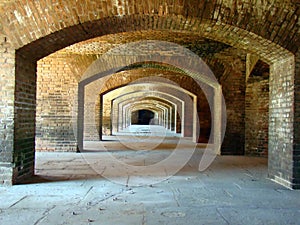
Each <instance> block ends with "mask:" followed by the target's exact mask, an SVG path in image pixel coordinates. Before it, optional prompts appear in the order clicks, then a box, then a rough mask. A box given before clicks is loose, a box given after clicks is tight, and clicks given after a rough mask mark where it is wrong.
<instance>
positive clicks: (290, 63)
mask: <svg viewBox="0 0 300 225" xmlns="http://www.w3.org/2000/svg"><path fill="white" fill-rule="evenodd" d="M294 66H295V65H294V59H293V58H290V59H289V60H284V61H279V62H277V63H274V64H273V65H271V66H270V107H269V114H270V118H269V150H270V151H269V152H268V162H269V164H268V166H269V176H270V177H271V178H272V179H274V180H276V181H277V182H279V183H281V184H283V185H286V186H289V187H293V186H294V183H293V182H294V180H293V179H294V178H293V175H294V174H293V166H294V165H293V163H294V161H293V157H294V127H293V125H294V118H295V117H294V94H293V93H294V75H295V74H294ZM295 128H296V127H295Z"/></svg>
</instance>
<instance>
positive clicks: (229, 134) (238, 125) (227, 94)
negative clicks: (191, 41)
mask: <svg viewBox="0 0 300 225" xmlns="http://www.w3.org/2000/svg"><path fill="white" fill-rule="evenodd" d="M230 51H231V50H230ZM233 51H235V50H233ZM232 53H233V52H232ZM219 59H221V60H222V64H223V65H225V70H224V72H223V74H222V75H221V77H220V78H219V82H220V84H221V86H222V92H223V96H224V99H225V104H226V114H227V124H226V131H225V136H224V140H223V143H222V147H221V152H222V154H224V155H228V154H230V155H243V154H244V144H245V68H246V64H245V56H244V55H243V56H238V55H237V54H236V53H235V54H232V55H231V54H230V53H229V52H227V53H226V52H224V53H223V54H222V55H220V56H219Z"/></svg>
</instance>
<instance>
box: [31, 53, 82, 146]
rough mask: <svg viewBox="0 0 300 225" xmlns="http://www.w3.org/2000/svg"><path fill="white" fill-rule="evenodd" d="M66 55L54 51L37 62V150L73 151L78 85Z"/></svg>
mask: <svg viewBox="0 0 300 225" xmlns="http://www.w3.org/2000/svg"><path fill="white" fill-rule="evenodd" d="M66 58H67V57H65V56H61V55H56V54H54V55H52V56H48V57H46V58H44V59H42V60H40V61H39V62H38V71H37V116H36V122H37V123H36V150H37V151H73V152H74V151H76V145H77V142H76V138H75V134H76V131H75V130H74V129H75V128H76V127H75V126H74V125H76V119H77V117H76V112H77V108H76V105H74V102H76V101H77V99H76V94H77V86H78V85H77V80H76V79H75V75H76V74H74V72H73V70H74V69H72V70H71V68H72V67H70V65H69V64H68V60H66Z"/></svg>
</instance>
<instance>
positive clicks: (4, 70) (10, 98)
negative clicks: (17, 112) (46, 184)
mask: <svg viewBox="0 0 300 225" xmlns="http://www.w3.org/2000/svg"><path fill="white" fill-rule="evenodd" d="M14 63H15V51H14V50H13V49H12V48H11V47H10V44H9V43H8V41H7V38H6V37H5V36H4V35H0V77H1V79H0V90H1V91H0V96H1V97H0V137H1V138H0V185H1V184H12V182H13V181H12V174H13V169H12V168H13V164H12V162H13V146H14V91H15V82H14V77H15V65H14Z"/></svg>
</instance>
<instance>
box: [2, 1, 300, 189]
mask: <svg viewBox="0 0 300 225" xmlns="http://www.w3.org/2000/svg"><path fill="white" fill-rule="evenodd" d="M70 2H71V1H70ZM136 2H138V1H136ZM141 2H142V1H141ZM155 2H156V1H155ZM222 2H223V1H222ZM226 2H227V1H224V4H218V2H217V1H213V2H212V4H209V3H207V5H205V7H203V8H204V9H205V10H204V9H203V11H201V10H200V11H197V12H196V11H193V10H194V9H195V8H197V7H193V5H191V4H189V3H188V0H186V1H180V2H179V4H178V7H179V9H181V10H182V11H178V13H177V14H176V13H173V14H171V13H169V11H168V12H167V10H166V11H161V10H160V8H161V7H160V5H159V4H158V5H157V6H158V8H154V12H152V11H151V12H150V13H148V14H147V12H146V14H139V13H138V12H139V11H138V12H135V11H133V12H135V14H134V13H133V14H131V13H129V14H128V15H124V16H116V17H115V16H114V15H115V14H110V15H108V16H106V17H105V16H103V15H104V14H101V13H100V12H99V13H96V14H90V15H89V14H86V15H85V16H84V18H85V19H86V20H83V19H80V17H79V20H78V13H77V11H76V9H77V6H76V5H75V6H74V7H73V8H74V9H75V11H76V13H71V12H72V10H73V8H72V7H69V6H65V8H64V9H65V11H64V12H62V11H61V10H62V7H61V6H60V5H59V4H58V5H56V6H55V4H54V6H51V7H52V8H53V9H51V10H50V9H49V10H48V12H49V13H48V19H49V21H50V22H48V21H47V26H46V23H43V22H42V21H40V20H37V21H36V23H37V25H35V22H34V20H33V19H34V18H35V17H34V16H33V17H32V15H30V12H29V11H30V10H29V11H28V9H26V7H25V5H24V7H23V5H22V4H20V2H19V1H16V2H12V3H11V5H7V6H4V8H2V11H1V15H2V18H1V27H2V29H3V33H4V36H6V37H7V40H8V42H9V43H11V47H10V56H12V57H11V58H12V59H14V58H15V59H16V66H15V71H13V70H12V69H11V68H10V69H9V74H14V73H15V79H16V82H15V84H16V85H15V91H16V93H21V92H22V91H24V89H25V90H26V94H27V96H22V95H16V96H14V97H15V98H14V106H12V107H13V108H14V112H12V114H14V116H13V117H14V122H15V125H14V128H13V129H15V131H16V132H15V133H14V141H13V144H11V142H12V141H10V142H9V146H11V147H12V148H14V150H13V151H14V154H13V156H12V158H14V160H12V161H13V162H15V163H16V166H15V168H13V169H12V171H13V172H12V173H13V174H14V177H18V178H20V177H22V176H24V177H25V176H26V175H27V174H31V173H32V172H33V170H32V165H29V164H30V163H28V162H29V161H30V160H33V161H34V154H26V155H30V160H27V159H26V160H24V153H22V151H21V150H22V149H23V148H24V146H26V147H28V148H31V147H32V146H34V132H27V133H26V134H27V135H28V136H26V137H23V136H24V132H23V131H24V130H25V129H26V125H28V124H30V126H33V125H34V116H33V115H34V112H35V100H34V96H35V91H34V90H35V74H36V71H35V69H36V68H35V67H36V60H37V59H40V58H42V57H44V56H46V55H48V54H50V53H52V52H55V51H57V50H59V49H62V48H64V47H66V46H68V45H70V44H73V43H77V42H79V41H83V40H87V39H89V38H93V37H97V36H101V35H105V34H108V33H118V32H127V31H135V30H145V29H150V30H151V29H152V30H165V29H170V30H175V31H176V30H177V31H180V32H190V33H191V34H193V33H197V34H198V35H200V36H202V37H206V38H208V39H212V40H216V41H219V42H222V43H226V44H228V45H231V46H234V47H236V48H239V49H244V50H246V51H247V52H250V53H254V54H256V55H258V56H259V57H260V58H261V59H262V60H264V61H265V62H267V63H269V64H270V102H272V105H271V108H270V119H269V121H270V126H269V127H270V130H271V133H269V136H270V137H271V138H270V141H269V143H271V145H270V148H272V149H274V150H273V153H272V155H270V157H269V158H270V159H272V160H274V158H275V159H277V160H279V161H280V162H281V164H282V166H280V167H278V165H279V164H280V163H274V164H272V165H271V166H270V167H269V168H270V176H271V177H272V178H275V179H276V180H277V181H278V182H280V183H283V184H285V185H287V186H291V187H294V185H295V182H298V180H297V181H295V179H294V177H295V176H296V175H294V173H295V172H294V170H293V169H290V168H293V157H294V154H296V153H294V148H296V147H295V146H296V143H294V140H293V137H291V136H294V133H293V134H291V132H284V131H282V129H283V128H284V129H286V130H289V131H292V132H295V130H294V128H295V127H294V126H293V125H294V80H295V60H294V55H293V54H292V52H296V50H297V49H298V46H299V45H298V42H297V40H298V39H299V38H298V34H297V32H298V27H297V26H295V24H296V23H297V21H298V14H299V13H298V11H297V10H298V9H297V8H295V7H294V5H293V4H286V3H285V4H281V3H280V1H275V3H274V4H273V5H271V6H264V10H260V12H258V13H256V12H255V11H254V10H253V9H254V8H255V7H252V6H253V5H252V4H249V5H250V6H251V7H250V6H249V7H245V9H249V12H247V13H246V15H248V16H244V15H243V13H240V14H239V13H238V15H240V16H237V17H234V16H233V17H231V16H232V15H233V14H235V12H238V11H239V10H240V9H238V6H239V4H236V7H237V8H236V9H233V10H227V8H228V7H226V4H225V3H226ZM257 2H258V1H257ZM35 3H36V4H40V3H46V1H42V0H41V1H35ZM35 3H34V4H35ZM149 3H150V2H149ZM180 3H181V4H180ZM29 4H33V1H32V2H30V3H29ZM68 4H71V5H74V4H75V3H68ZM104 4H105V3H104ZM50 5H51V4H50ZM222 5H224V8H223V7H222ZM240 5H244V6H246V4H244V3H242V4H240ZM42 6H43V5H42ZM45 6H47V4H45ZM137 6H138V5H137ZM188 6H190V7H188ZM198 6H199V5H198ZM281 6H282V7H281ZM31 7H32V8H31ZM176 7H177V6H176ZM185 7H187V10H184V9H185ZM29 8H31V9H32V10H33V9H34V8H35V7H33V6H30V7H29ZM37 8H38V7H37ZM40 8H43V7H40ZM137 8H138V7H137ZM148 8H149V7H148ZM233 8H234V7H233ZM258 8H260V7H258ZM280 8H282V10H280ZM228 9H229V8H228ZM269 9H271V10H269ZM287 9H292V10H287ZM52 10H54V11H55V12H56V13H54V12H53V13H52ZM251 10H252V11H251ZM82 11H83V13H82V14H84V10H82ZM142 11H143V10H142ZM142 11H140V12H142ZM66 12H68V13H70V14H67V16H66ZM91 12H93V8H92V7H91ZM110 12H114V11H110ZM117 12H118V10H117ZM222 12H223V13H222ZM224 12H225V13H224ZM265 12H268V13H267V17H268V19H270V21H274V22H271V26H269V25H270V23H268V20H265V18H264V17H262V18H263V19H264V20H263V19H261V20H258V21H260V22H261V23H258V27H257V26H253V27H252V26H251V24H254V23H252V22H251V23H249V20H247V19H251V20H253V21H255V20H256V16H249V15H250V14H252V13H253V14H257V15H259V14H261V15H264V14H265ZM276 12H281V13H276ZM59 13H61V14H59ZM100 14H101V15H100ZM28 15H30V16H28ZM40 15H42V14H40ZM70 15H77V20H76V18H75V17H72V16H70ZM94 15H97V16H94ZM99 15H100V16H99ZM200 15H201V16H200ZM27 18H28V19H27ZM30 18H32V19H30ZM44 18H47V16H45V17H44ZM226 18H227V19H226ZM243 18H246V19H244V22H242V21H239V19H243ZM278 18H286V19H287V20H286V21H287V23H286V24H287V25H285V26H283V23H282V26H280V24H279V25H278V24H277V21H279V19H278ZM262 21H267V22H266V23H264V22H262ZM282 21H284V20H282ZM48 23H49V24H48ZM248 24H249V26H248ZM270 27H272V28H276V29H272V30H274V32H270V31H269V28H270ZM294 27H295V29H294ZM92 31H93V32H92ZM38 32H39V33H38ZM5 40H6V38H5ZM14 49H18V51H17V54H16V57H13V56H14V55H13V54H14V53H13V52H14ZM25 67H26V68H25ZM282 81H283V82H285V84H286V85H285V86H282ZM28 96H30V97H29V98H28ZM28 99H29V100H28ZM27 105H28V107H26V110H22V109H21V108H22V106H27ZM11 111H13V110H11ZM28 115H29V116H28ZM23 116H26V118H28V120H27V121H26V123H25V122H24V121H23V120H22V117H23ZM287 116H289V118H290V119H289V121H286V119H285V118H286V117H287ZM10 127H11V126H10ZM278 140H279V141H278ZM28 143H29V144H28ZM33 148H34V147H33ZM286 152H289V153H290V154H286ZM8 160H10V159H8ZM24 163H28V165H24ZM22 168H25V169H26V170H23V169H22ZM287 168H288V169H287ZM298 183H299V182H298ZM298 186H299V185H298Z"/></svg>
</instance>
